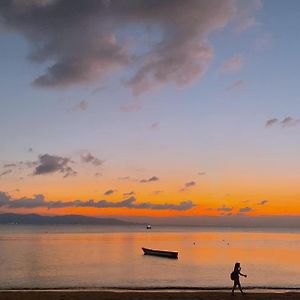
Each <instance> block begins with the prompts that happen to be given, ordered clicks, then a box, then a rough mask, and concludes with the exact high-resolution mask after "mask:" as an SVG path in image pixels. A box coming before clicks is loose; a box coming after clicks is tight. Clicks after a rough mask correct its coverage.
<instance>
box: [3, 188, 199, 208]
mask: <svg viewBox="0 0 300 300" xmlns="http://www.w3.org/2000/svg"><path fill="white" fill-rule="evenodd" d="M195 206H196V205H195V204H194V203H193V202H192V201H190V200H187V201H182V202H180V203H178V204H173V203H162V204H156V203H151V202H137V199H136V198H135V197H130V198H128V199H125V200H121V201H117V202H111V201H107V200H99V201H95V200H93V199H91V200H88V201H82V200H74V201H65V202H64V201H46V200H45V196H44V195H35V196H33V197H32V198H28V197H22V198H17V199H14V198H12V197H11V196H10V195H8V194H7V193H4V192H0V207H8V208H15V209H17V208H37V207H45V208H49V209H52V208H67V207H75V208H78V207H93V208H131V209H151V210H177V211H185V210H189V209H191V208H193V207H195Z"/></svg>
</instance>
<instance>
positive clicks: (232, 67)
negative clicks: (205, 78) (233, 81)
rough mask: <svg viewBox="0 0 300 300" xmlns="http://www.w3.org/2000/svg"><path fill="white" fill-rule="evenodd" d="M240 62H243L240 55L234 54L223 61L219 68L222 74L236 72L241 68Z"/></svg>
mask: <svg viewBox="0 0 300 300" xmlns="http://www.w3.org/2000/svg"><path fill="white" fill-rule="evenodd" d="M242 64H243V58H242V55H241V54H235V55H233V56H232V57H230V58H229V59H227V60H226V61H225V62H224V63H223V65H222V66H221V68H220V72H221V73H222V74H224V73H232V72H237V71H239V70H240V69H241V67H242Z"/></svg>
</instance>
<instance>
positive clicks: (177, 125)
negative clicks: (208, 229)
mask: <svg viewBox="0 0 300 300" xmlns="http://www.w3.org/2000/svg"><path fill="white" fill-rule="evenodd" d="M299 31H300V2H299V1H297V0H288V1H279V0H262V1H259V0H251V1H246V0H222V1H219V0H190V1H181V0H172V1H171V0H165V1H158V0H140V1H136V0H128V1H120V0H103V1H94V0H87V1H82V0H74V1H66V0H28V1H26V2H24V1H21V0H20V1H18V0H4V1H1V2H0V53H1V54H0V91H1V94H0V107H1V109H0V145H1V146H0V212H18V213H40V214H45V215H58V214H60V215H61V214H70V213H74V214H84V215H94V216H117V217H121V218H125V217H129V218H134V217H138V218H143V217H157V218H158V217H159V218H167V217H193V218H194V219H197V218H201V217H202V216H216V217H220V218H222V217H226V216H238V217H240V216H253V217H261V216H268V217H269V216H299V215H300V201H299V199H300V185H299V182H300V171H299V170H300V160H299V150H300V139H299V135H300V101H299V94H300V87H299V81H298V79H299V78H300V60H299V59H297V57H298V56H299V52H300V41H299V39H298V33H299Z"/></svg>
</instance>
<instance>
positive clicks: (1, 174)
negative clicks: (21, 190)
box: [0, 169, 12, 177]
mask: <svg viewBox="0 0 300 300" xmlns="http://www.w3.org/2000/svg"><path fill="white" fill-rule="evenodd" d="M10 173H12V170H11V169H9V170H6V171H3V172H2V173H0V177H2V176H5V175H8V174H10Z"/></svg>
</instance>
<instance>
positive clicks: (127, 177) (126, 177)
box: [118, 176, 131, 180]
mask: <svg viewBox="0 0 300 300" xmlns="http://www.w3.org/2000/svg"><path fill="white" fill-rule="evenodd" d="M118 180H131V177H130V176H123V177H119V178H118Z"/></svg>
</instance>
